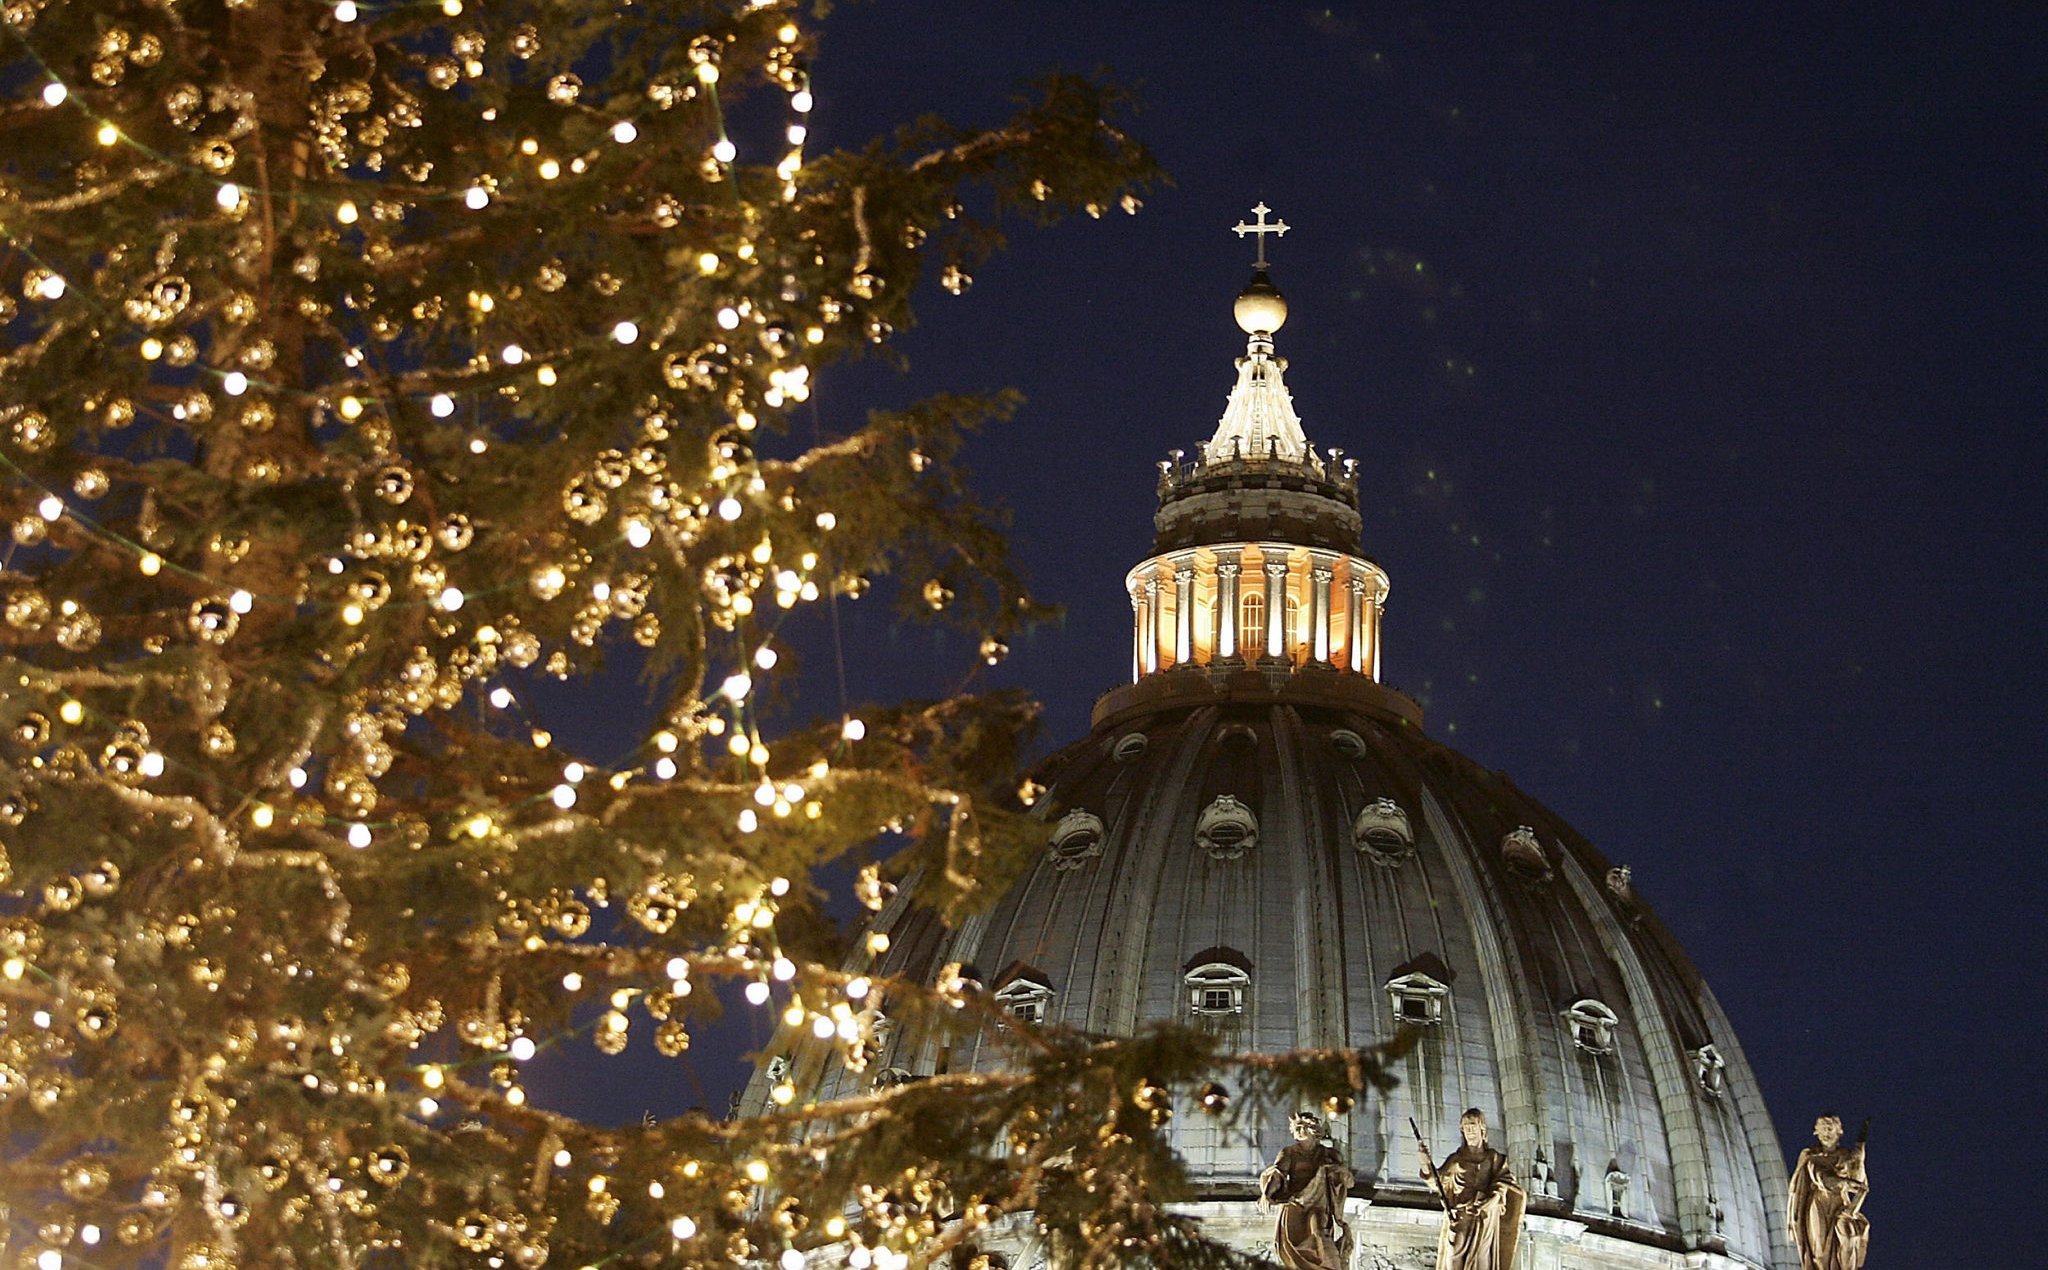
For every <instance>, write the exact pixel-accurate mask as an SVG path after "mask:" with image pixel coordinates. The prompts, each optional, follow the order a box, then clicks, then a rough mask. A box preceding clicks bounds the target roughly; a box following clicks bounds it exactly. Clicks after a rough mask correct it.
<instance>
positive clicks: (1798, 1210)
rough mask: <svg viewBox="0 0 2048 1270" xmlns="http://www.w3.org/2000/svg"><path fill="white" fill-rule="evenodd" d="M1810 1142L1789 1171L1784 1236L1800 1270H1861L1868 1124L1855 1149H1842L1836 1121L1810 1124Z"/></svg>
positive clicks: (1866, 1244) (1866, 1233)
mask: <svg viewBox="0 0 2048 1270" xmlns="http://www.w3.org/2000/svg"><path fill="white" fill-rule="evenodd" d="M1813 1136H1814V1137H1815V1138H1816V1139H1818V1145H1816V1146H1810V1147H1808V1148H1806V1149H1805V1150H1804V1151H1801V1152H1800V1153H1799V1163H1797V1164H1795V1165H1793V1166H1792V1188H1791V1193H1790V1195H1789V1196H1788V1197H1787V1201H1786V1205H1785V1224H1786V1227H1787V1230H1786V1232H1785V1233H1786V1234H1787V1235H1789V1236H1790V1237H1791V1239H1792V1243H1793V1246H1795V1247H1797V1248H1798V1249H1799V1270H1862V1266H1863V1259H1864V1258H1865V1257H1867V1256H1869V1255H1870V1219H1869V1218H1868V1217H1865V1216H1864V1215H1863V1199H1864V1197H1865V1196H1866V1195H1868V1194H1869V1193H1870V1174H1869V1172H1868V1171H1867V1170H1866V1169H1865V1167H1864V1150H1865V1146H1866V1145H1867V1139H1868V1138H1869V1136H1870V1122H1869V1121H1868V1120H1865V1121H1864V1122H1863V1128H1862V1130H1861V1131H1860V1132H1859V1133H1858V1134H1857V1135H1856V1145H1855V1146H1853V1147H1845V1146H1843V1145H1841V1142H1842V1118H1841V1117H1840V1116H1822V1117H1821V1118H1820V1119H1818V1120H1816V1121H1814V1122H1813Z"/></svg>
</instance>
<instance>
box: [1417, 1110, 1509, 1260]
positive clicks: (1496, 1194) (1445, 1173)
mask: <svg viewBox="0 0 2048 1270" xmlns="http://www.w3.org/2000/svg"><path fill="white" fill-rule="evenodd" d="M1458 1131H1459V1132H1460V1133H1462V1134H1463V1135H1464V1137H1465V1145H1463V1146H1461V1147H1459V1148H1458V1149H1457V1150H1455V1151H1453V1152H1451V1153H1450V1154H1449V1155H1447V1156H1445V1157H1444V1162H1443V1163H1442V1164H1431V1163H1430V1159H1429V1148H1428V1147H1426V1146H1424V1145H1423V1144H1422V1143H1421V1142H1419V1141H1418V1142H1417V1143H1416V1144H1415V1150H1416V1154H1417V1155H1418V1156H1419V1157H1420V1158H1421V1161H1422V1176H1423V1177H1425V1178H1427V1179H1428V1180H1429V1181H1430V1183H1431V1184H1432V1185H1434V1186H1435V1187H1436V1188H1437V1194H1438V1196H1439V1198H1441V1199H1442V1200H1443V1203H1444V1208H1445V1217H1444V1229H1443V1234H1442V1236H1441V1237H1440V1238H1439V1239H1438V1240H1437V1250H1436V1264H1437V1270H1514V1265H1515V1249H1516V1247H1517V1246H1518V1245H1519V1244H1520V1243H1521V1239H1522V1209H1523V1207H1524V1206H1525V1204H1526V1203H1527V1198H1528V1197H1527V1196H1526V1195H1525V1194H1524V1193H1523V1191H1522V1184H1521V1183H1520V1182H1517V1181H1516V1180H1515V1175H1514V1173H1513V1172H1512V1171H1511V1170H1510V1169H1509V1168H1508V1157H1507V1156H1505V1155H1503V1154H1501V1153H1500V1152H1498V1151H1496V1150H1494V1149H1493V1148H1492V1147H1490V1146H1488V1145H1486V1117H1485V1115H1483V1114H1482V1113H1481V1112H1480V1111H1479V1109H1478V1108H1477V1107H1474V1108H1473V1109H1472V1110H1470V1111H1467V1112H1466V1113H1465V1114H1464V1115H1462V1116H1460V1117H1458Z"/></svg>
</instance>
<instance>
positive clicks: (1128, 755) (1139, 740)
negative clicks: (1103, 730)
mask: <svg viewBox="0 0 2048 1270" xmlns="http://www.w3.org/2000/svg"><path fill="white" fill-rule="evenodd" d="M1145 745H1146V740H1145V734H1144V733H1143V732H1126V733H1125V734H1124V735H1122V736H1120V737H1118V738H1117V742H1116V747H1115V748H1114V749H1112V750H1111V751H1110V753H1111V754H1114V755H1115V756H1116V760H1117V762H1119V763H1128V762H1130V761H1131V760H1132V759H1135V758H1137V757H1138V756H1139V755H1140V754H1143V753H1144V752H1145Z"/></svg>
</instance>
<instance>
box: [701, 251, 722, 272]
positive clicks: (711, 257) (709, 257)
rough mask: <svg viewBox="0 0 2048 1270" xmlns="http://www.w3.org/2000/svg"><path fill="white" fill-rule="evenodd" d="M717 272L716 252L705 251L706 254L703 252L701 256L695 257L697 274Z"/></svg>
mask: <svg viewBox="0 0 2048 1270" xmlns="http://www.w3.org/2000/svg"><path fill="white" fill-rule="evenodd" d="M717 271H718V253H717V252H715V251H707V252H704V253H703V254H701V255H699V256H698V257H697V272H699V273H716V272H717Z"/></svg>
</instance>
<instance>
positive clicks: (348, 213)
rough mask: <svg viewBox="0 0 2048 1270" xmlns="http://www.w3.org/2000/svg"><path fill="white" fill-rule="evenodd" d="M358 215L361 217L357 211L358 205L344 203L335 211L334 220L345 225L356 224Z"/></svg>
mask: <svg viewBox="0 0 2048 1270" xmlns="http://www.w3.org/2000/svg"><path fill="white" fill-rule="evenodd" d="M358 215H360V213H358V212H357V211H356V205H355V204H354V203H350V202H343V203H342V205H341V206H340V207H337V208H335V209H334V219H336V220H338V221H340V222H341V223H342V224H344V225H353V224H355V223H356V218H357V216H358Z"/></svg>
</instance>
